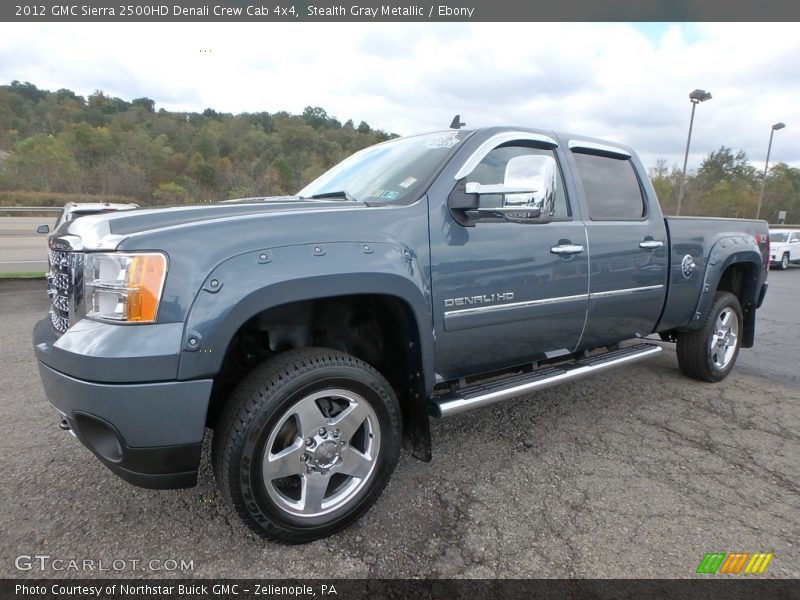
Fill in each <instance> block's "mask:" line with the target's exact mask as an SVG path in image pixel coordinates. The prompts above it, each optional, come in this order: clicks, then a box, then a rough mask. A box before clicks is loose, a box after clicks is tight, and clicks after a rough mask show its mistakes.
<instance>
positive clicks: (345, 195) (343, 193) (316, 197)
mask: <svg viewBox="0 0 800 600" xmlns="http://www.w3.org/2000/svg"><path fill="white" fill-rule="evenodd" d="M307 198H310V199H311V200H321V199H322V198H344V199H345V200H347V201H348V202H358V198H356V197H355V196H352V195H351V194H350V192H348V191H346V190H341V191H337V192H322V193H321V194H314V195H312V196H307Z"/></svg>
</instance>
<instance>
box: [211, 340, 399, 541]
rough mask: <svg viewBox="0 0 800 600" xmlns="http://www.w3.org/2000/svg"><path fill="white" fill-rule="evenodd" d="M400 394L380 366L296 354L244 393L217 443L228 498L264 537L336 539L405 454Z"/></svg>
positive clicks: (228, 410)
mask: <svg viewBox="0 0 800 600" xmlns="http://www.w3.org/2000/svg"><path fill="white" fill-rule="evenodd" d="M400 440H401V424H400V410H399V406H398V402H397V397H396V396H395V394H394V391H393V390H392V388H391V386H390V385H389V383H388V382H387V381H386V379H384V378H383V377H382V376H381V375H380V373H378V372H377V371H376V370H375V369H373V368H372V367H371V366H369V365H367V364H366V363H364V362H362V361H360V360H358V359H356V358H354V357H352V356H349V355H347V354H344V353H342V352H338V351H335V350H328V349H324V348H308V349H302V350H292V351H289V352H286V353H284V354H281V355H279V356H277V357H276V358H274V359H272V360H269V361H267V362H266V363H264V364H263V365H261V366H260V367H258V368H256V369H255V370H254V371H253V372H252V373H251V374H250V375H249V376H248V377H247V378H246V379H245V380H244V381H243V382H242V383H241V385H240V386H239V387H238V388H237V389H236V391H235V392H234V393H233V395H232V396H231V398H230V399H229V401H228V403H227V404H226V406H225V408H224V409H223V413H222V416H221V420H220V423H219V425H218V427H217V429H216V431H215V433H214V439H213V447H212V454H213V466H214V474H215V477H216V479H217V485H218V486H219V488H220V491H221V493H222V495H223V496H224V497H225V499H226V500H227V501H228V502H229V503H230V504H231V505H232V506H233V508H234V509H235V510H236V512H237V513H238V514H239V516H240V517H241V518H242V520H243V521H244V522H245V523H246V524H247V525H248V526H249V527H250V528H251V529H252V530H254V531H255V532H256V533H259V534H261V535H264V536H267V537H270V538H273V539H276V540H278V541H282V542H287V543H294V544H297V543H304V542H309V541H312V540H315V539H318V538H321V537H324V536H327V535H330V534H332V533H334V532H336V531H338V530H340V529H342V528H344V527H346V526H347V525H349V524H350V523H352V522H353V521H355V520H356V519H358V518H359V517H360V516H361V515H362V514H363V513H364V512H366V510H367V509H368V508H369V507H370V506H371V505H372V504H373V503H374V502H375V501H376V500H377V498H378V496H379V495H380V493H381V492H382V491H383V488H384V487H385V485H386V483H387V482H388V480H389V477H390V475H391V473H392V471H393V470H394V467H395V465H396V463H397V459H398V456H399V452H400Z"/></svg>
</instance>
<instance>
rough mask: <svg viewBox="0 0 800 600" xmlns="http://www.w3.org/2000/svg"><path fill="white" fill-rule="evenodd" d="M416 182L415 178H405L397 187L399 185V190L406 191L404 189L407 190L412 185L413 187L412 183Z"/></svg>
mask: <svg viewBox="0 0 800 600" xmlns="http://www.w3.org/2000/svg"><path fill="white" fill-rule="evenodd" d="M416 180H417V178H416V177H406V178H405V179H403V181H401V182H400V183H399V184H398V185H399V186H400V187H401V188H403V189H406V188H408V187H411V186H412V185H414V182H415V181H416Z"/></svg>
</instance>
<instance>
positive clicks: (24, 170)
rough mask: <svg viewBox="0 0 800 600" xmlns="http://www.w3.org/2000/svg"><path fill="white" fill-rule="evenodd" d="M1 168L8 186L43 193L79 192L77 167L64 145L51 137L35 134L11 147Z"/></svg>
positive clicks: (78, 169) (78, 167) (78, 168)
mask: <svg viewBox="0 0 800 600" xmlns="http://www.w3.org/2000/svg"><path fill="white" fill-rule="evenodd" d="M2 168H3V171H4V175H5V178H7V180H8V181H9V182H10V186H11V187H13V188H16V189H19V190H34V191H43V192H75V191H78V187H79V185H78V177H79V174H80V166H79V165H78V163H77V161H76V160H75V159H74V158H73V156H72V154H71V153H70V151H69V149H68V148H67V146H66V145H65V144H64V143H63V142H61V141H60V140H58V139H56V138H55V137H53V136H52V135H43V134H39V135H34V136H32V137H29V138H27V139H24V140H22V141H20V142H19V143H17V144H16V145H15V146H14V152H13V153H12V154H11V155H10V156H9V157H7V158H6V159H5V160H4V161H3V163H2Z"/></svg>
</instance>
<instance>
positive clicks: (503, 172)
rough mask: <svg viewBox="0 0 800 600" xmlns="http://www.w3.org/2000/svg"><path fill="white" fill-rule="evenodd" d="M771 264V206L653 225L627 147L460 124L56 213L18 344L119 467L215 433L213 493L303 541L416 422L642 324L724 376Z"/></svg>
mask: <svg viewBox="0 0 800 600" xmlns="http://www.w3.org/2000/svg"><path fill="white" fill-rule="evenodd" d="M769 261H770V252H769V236H768V229H767V224H766V223H765V222H763V221H750V220H735V219H699V218H664V217H663V216H662V213H661V210H660V207H659V204H658V200H657V198H656V196H655V193H654V191H653V188H652V186H651V185H650V182H649V181H648V177H647V175H646V172H645V169H644V168H643V167H642V164H641V163H640V161H639V159H638V158H637V157H636V155H635V154H634V152H633V151H632V150H631V149H630V148H627V147H625V146H623V145H619V144H616V143H609V142H604V141H600V140H596V139H590V138H587V137H583V136H576V135H564V134H558V133H555V132H552V131H541V130H534V129H526V128H489V129H481V130H475V131H467V130H462V129H457V130H449V131H443V132H437V133H431V134H425V135H418V136H412V137H406V138H400V139H394V140H391V141H388V142H385V143H383V144H379V145H376V146H373V147H370V148H367V149H365V150H362V151H360V152H358V153H357V154H354V155H353V156H351V157H350V158H347V159H346V160H344V161H343V162H342V163H340V164H339V165H337V166H335V167H333V168H332V169H331V170H329V171H328V172H326V173H325V174H323V175H322V176H320V177H319V178H318V179H316V180H315V181H314V182H312V183H311V184H309V185H308V186H306V187H305V188H304V189H302V190H300V191H299V192H298V193H297V195H296V196H290V197H278V198H248V199H244V200H238V201H232V202H223V203H219V204H212V205H205V206H187V207H179V208H171V209H156V210H136V211H130V212H125V213H122V212H120V213H110V214H105V215H100V216H87V217H83V218H81V219H78V220H75V221H72V222H69V223H65V224H64V225H62V226H61V227H60V228H59V229H58V230H57V231H56V232H55V234H54V235H53V236H52V237H51V240H50V264H51V271H50V273H49V275H48V293H49V296H50V298H51V299H52V309H51V311H50V314H49V316H48V317H46V318H45V319H43V320H42V321H41V322H39V323H38V324H37V325H36V327H35V330H34V334H33V338H34V340H33V344H34V348H35V353H36V357H37V359H38V361H39V368H40V372H41V379H42V383H43V386H44V389H45V392H46V394H47V397H48V399H49V400H50V402H51V403H52V404H53V405H54V407H55V408H56V409H57V410H58V411H59V412H60V413H61V428H62V429H65V430H67V431H70V432H72V433H73V434H74V435H75V436H76V437H77V438H78V439H79V440H80V441H81V442H82V443H83V444H85V445H86V446H87V447H88V448H89V449H90V450H91V451H92V452H93V453H94V454H95V455H96V457H97V458H98V459H99V460H100V462H102V463H103V464H105V465H106V466H107V467H109V468H110V469H111V470H112V471H113V472H114V473H116V474H117V475H119V476H120V477H122V478H123V479H125V480H127V481H129V482H131V483H133V484H136V485H140V486H144V487H149V488H176V487H188V486H193V485H195V484H196V481H197V472H198V464H199V462H200V455H201V447H202V443H203V439H204V436H205V435H206V432H207V431H208V430H213V438H212V444H211V446H212V448H211V451H212V464H213V469H214V473H215V477H216V480H217V484H218V486H219V489H220V491H221V493H222V495H223V496H224V498H225V499H226V500H227V502H229V503H230V505H231V506H232V507H233V509H234V510H235V511H236V513H238V515H239V516H240V517H241V518H242V519H243V520H244V522H245V523H246V524H247V525H248V526H249V527H251V528H252V529H253V530H254V531H256V532H258V533H259V534H262V535H265V536H267V537H271V538H273V539H277V540H280V541H284V542H289V543H301V542H307V541H310V540H313V539H316V538H319V537H322V536H326V535H329V534H331V533H333V532H335V531H337V530H339V529H341V528H343V527H345V526H346V525H348V524H349V523H352V522H353V521H354V520H355V519H357V518H358V517H359V516H360V515H362V514H363V513H364V512H365V511H366V510H367V509H368V508H369V507H370V506H371V505H372V504H373V503H374V502H375V500H376V499H377V498H378V496H379V494H380V493H381V491H382V490H383V488H384V486H385V485H386V483H387V481H388V479H389V477H390V475H391V473H392V470H393V469H394V467H395V464H396V462H397V459H398V455H399V452H400V447H401V444H402V443H403V442H405V443H406V445H407V447H408V448H409V449H410V451H411V453H412V454H413V455H414V456H415V457H417V458H420V459H421V460H430V458H431V439H430V431H429V418H431V417H434V418H436V417H447V416H449V415H454V414H457V413H461V412H463V411H467V410H469V409H473V408H479V407H483V406H486V405H488V404H491V403H493V402H498V401H501V400H506V399H509V398H513V397H516V396H520V395H525V394H529V393H530V392H533V391H535V390H539V389H542V388H545V387H548V386H552V385H555V384H560V383H566V382H571V381H574V380H576V379H579V378H581V377H587V376H592V375H594V374H596V373H600V372H602V371H605V370H606V369H609V368H612V367H616V366H620V365H630V364H631V363H634V362H635V361H639V360H641V359H645V358H647V357H650V356H653V355H654V354H657V353H658V352H660V351H661V348H662V344H661V343H655V342H654V341H653V340H650V341H648V340H645V339H644V338H646V337H648V336H651V334H660V337H661V339H662V340H664V341H666V342H675V343H676V344H677V357H678V362H679V365H680V368H681V370H682V371H683V373H685V374H686V375H688V376H689V377H693V378H695V379H698V380H701V381H707V382H716V381H720V380H722V379H723V378H724V377H725V376H726V375H727V374H728V373H729V372H730V371H731V368H732V367H733V365H734V363H735V362H736V357H737V354H738V352H739V349H740V348H742V347H744V348H747V347H751V346H752V345H753V338H754V330H755V329H754V328H755V321H756V309H757V308H758V307H759V306H760V305H761V303H762V301H763V299H764V295H765V293H766V289H767V283H766V278H767V270H768V266H769ZM621 342H626V343H624V344H621ZM476 417H477V418H480V412H478V413H476Z"/></svg>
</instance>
